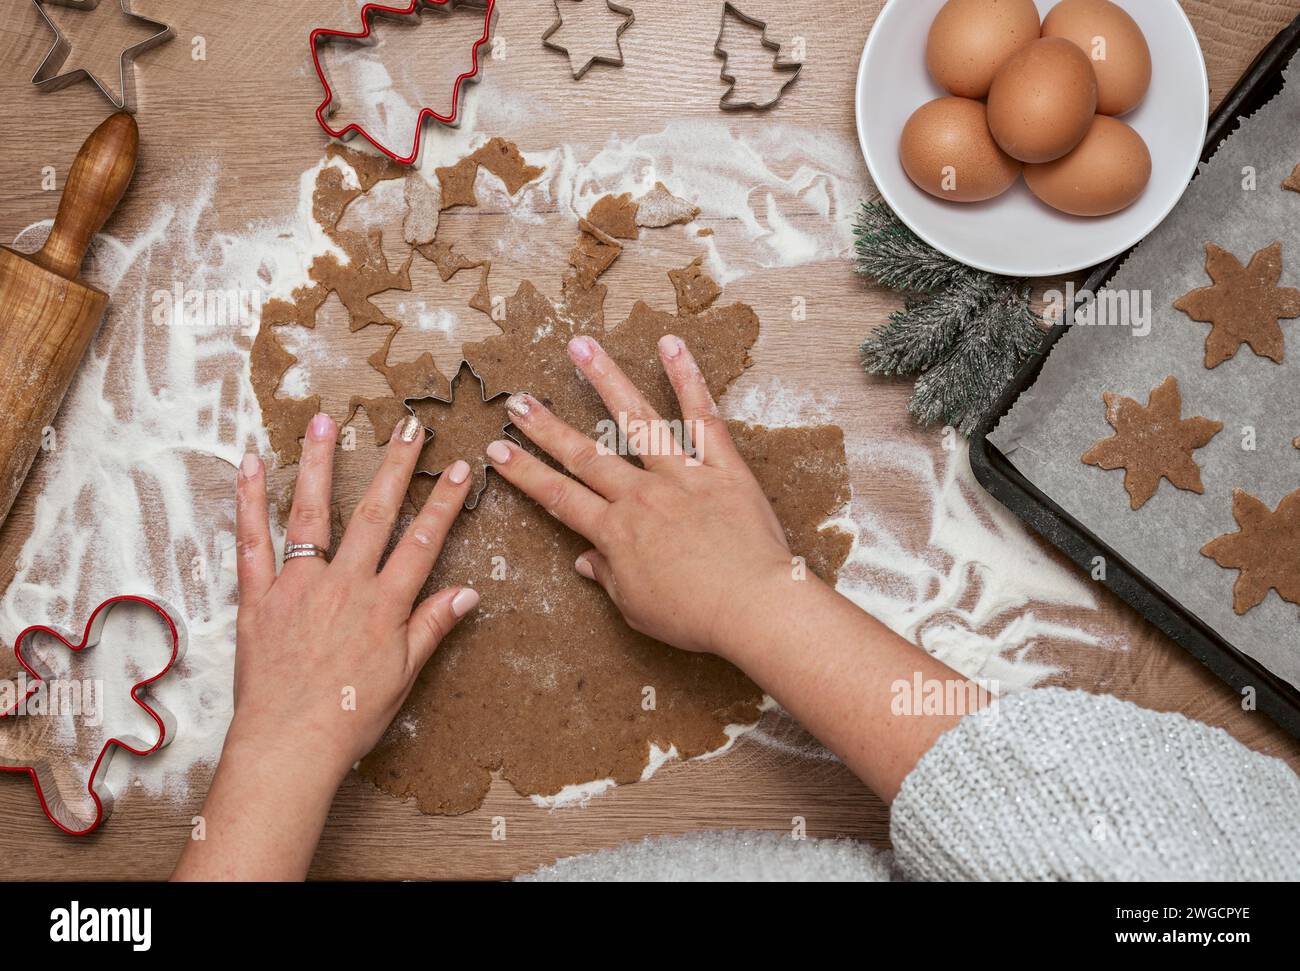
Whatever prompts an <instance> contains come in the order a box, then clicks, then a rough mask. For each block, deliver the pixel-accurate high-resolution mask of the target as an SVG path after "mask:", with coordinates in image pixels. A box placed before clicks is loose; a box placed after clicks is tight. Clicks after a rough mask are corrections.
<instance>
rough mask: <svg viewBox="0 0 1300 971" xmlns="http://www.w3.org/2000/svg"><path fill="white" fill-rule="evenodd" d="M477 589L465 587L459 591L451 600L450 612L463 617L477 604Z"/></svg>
mask: <svg viewBox="0 0 1300 971" xmlns="http://www.w3.org/2000/svg"><path fill="white" fill-rule="evenodd" d="M479 599H480V598H479V595H478V591H477V590H474V589H473V588H471V587H465V588H464V589H463V590H461V592H460V593H458V594H456V596H455V597H454V598H452V601H451V612H452V613H453V614H455V615H456V616H457V617H464V616H465V615H466V614H467V613H469V612H470V611H471V610H473V609H474V608H475V607H477V606H478V602H479Z"/></svg>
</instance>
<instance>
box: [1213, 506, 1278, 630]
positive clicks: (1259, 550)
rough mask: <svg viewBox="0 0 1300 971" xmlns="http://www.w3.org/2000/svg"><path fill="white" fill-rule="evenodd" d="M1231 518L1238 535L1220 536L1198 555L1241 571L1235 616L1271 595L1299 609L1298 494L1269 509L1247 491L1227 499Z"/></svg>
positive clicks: (1236, 586)
mask: <svg viewBox="0 0 1300 971" xmlns="http://www.w3.org/2000/svg"><path fill="white" fill-rule="evenodd" d="M1232 516H1233V518H1234V519H1235V520H1236V521H1237V525H1238V526H1239V527H1241V528H1240V531H1239V532H1236V533H1229V534H1228V535H1226V536H1220V537H1219V538H1218V539H1216V540H1213V541H1211V542H1210V543H1208V544H1206V546H1205V548H1204V549H1202V550H1201V553H1202V554H1204V555H1205V556H1208V557H1209V558H1210V559H1212V560H1214V562H1216V563H1218V564H1219V566H1221V567H1223V568H1224V569H1225V570H1240V571H1241V573H1240V575H1239V576H1238V577H1237V582H1236V583H1235V584H1233V588H1232V597H1233V599H1232V609H1233V610H1234V611H1236V613H1237V614H1238V615H1241V614H1245V613H1248V612H1249V611H1251V610H1253V609H1254V608H1256V607H1258V606H1259V605H1260V604H1262V603H1263V602H1264V600H1265V599H1266V598H1267V597H1268V592H1269V591H1270V590H1276V591H1277V592H1278V595H1279V596H1280V597H1281V598H1282V599H1283V600H1285V601H1287V602H1288V603H1293V604H1300V570H1297V569H1296V563H1300V490H1296V491H1295V492H1293V493H1291V494H1290V495H1289V496H1287V497H1286V498H1285V499H1283V500H1282V502H1281V504H1280V505H1279V506H1278V507H1277V510H1276V511H1274V510H1271V509H1269V508H1268V506H1267V505H1265V504H1264V503H1263V502H1261V501H1260V500H1259V499H1257V498H1255V497H1254V496H1252V495H1251V494H1250V493H1249V492H1246V491H1245V490H1242V489H1237V490H1235V491H1234V492H1233V494H1232Z"/></svg>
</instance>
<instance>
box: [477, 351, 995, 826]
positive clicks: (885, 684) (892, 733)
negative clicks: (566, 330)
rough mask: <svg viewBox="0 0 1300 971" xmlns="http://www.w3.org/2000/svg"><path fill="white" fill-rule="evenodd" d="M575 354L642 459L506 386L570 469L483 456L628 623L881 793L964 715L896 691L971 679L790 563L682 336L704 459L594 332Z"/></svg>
mask: <svg viewBox="0 0 1300 971" xmlns="http://www.w3.org/2000/svg"><path fill="white" fill-rule="evenodd" d="M569 355H570V357H572V359H573V362H574V363H575V364H576V365H577V366H578V368H579V370H581V371H582V373H583V375H584V376H585V377H586V378H587V380H588V381H589V382H590V383H591V385H592V387H594V388H595V389H596V391H598V392H599V393H600V396H601V398H602V399H603V400H604V402H605V405H606V407H608V409H609V412H610V414H611V415H613V416H615V417H616V418H617V419H618V422H619V426H620V428H624V429H626V431H627V434H628V438H629V440H630V444H631V445H632V446H633V448H632V450H633V451H634V452H635V453H636V454H637V455H638V456H639V457H640V459H641V462H642V465H643V466H644V468H637V467H636V466H635V465H634V464H633V463H631V462H629V461H626V460H624V459H622V458H620V457H619V456H617V455H614V454H612V453H611V452H610V451H609V450H608V449H602V448H601V447H599V446H598V445H597V443H596V442H594V441H592V440H590V439H588V438H587V437H586V436H585V435H583V434H581V433H580V432H578V431H576V430H575V429H573V428H570V427H569V426H568V425H566V424H565V423H564V422H562V421H560V419H558V418H557V417H556V416H555V415H553V414H551V413H550V412H548V411H547V410H546V409H545V408H543V407H542V406H541V405H540V404H539V403H538V402H537V401H535V400H534V399H533V398H531V397H528V396H527V395H516V396H515V397H514V398H512V399H511V400H510V402H509V404H508V405H507V407H508V408H509V410H510V412H511V414H512V415H513V416H514V424H515V426H516V427H517V428H519V429H520V430H521V431H522V432H523V433H524V434H525V435H527V436H528V437H529V438H530V439H532V440H533V441H534V442H536V443H537V444H538V445H540V446H541V447H542V448H543V449H544V450H545V451H546V452H548V453H549V454H550V455H552V456H553V457H554V458H555V459H557V460H558V461H559V462H560V463H561V464H562V465H563V466H564V467H565V468H566V469H568V470H569V471H570V472H571V473H572V474H573V475H574V476H576V478H570V477H569V476H566V475H564V474H562V473H560V472H558V471H556V470H555V469H553V468H551V467H550V466H549V465H546V464H545V463H543V462H541V461H540V460H538V459H537V458H535V457H533V456H532V455H530V454H529V453H528V452H526V451H524V450H523V449H521V448H519V447H518V446H516V445H513V444H511V443H509V442H494V443H493V444H492V446H491V447H490V448H489V449H488V457H489V458H490V459H491V460H492V462H493V466H494V468H495V469H496V470H497V472H499V473H500V474H501V475H502V476H503V477H504V478H506V479H507V480H509V481H510V482H512V483H513V484H514V485H516V486H518V487H519V488H520V489H522V490H523V491H524V492H525V493H527V494H528V495H529V496H531V497H532V498H534V499H535V500H537V501H538V502H539V503H540V504H541V505H542V506H543V507H544V508H545V509H546V510H548V511H549V512H550V513H551V514H552V515H554V516H555V517H556V518H557V519H559V520H560V521H561V522H563V523H564V524H565V525H567V526H568V527H569V528H571V529H573V530H575V531H576V532H578V533H581V534H582V535H583V536H585V537H586V538H587V539H588V540H590V541H591V543H592V545H593V546H595V549H594V550H592V551H590V552H587V553H584V554H583V555H582V556H581V557H579V559H578V562H577V564H576V568H577V570H578V572H580V573H582V574H583V575H584V576H586V577H588V578H591V579H595V580H596V581H598V582H599V583H600V585H601V586H602V587H604V588H605V590H606V591H607V592H608V593H609V596H610V597H611V598H612V599H613V601H614V603H615V605H616V606H617V607H618V608H619V609H620V610H621V611H622V612H623V616H624V617H625V618H626V619H627V622H628V623H629V624H630V625H631V626H632V627H634V628H636V629H637V630H639V631H642V632H643V633H646V634H649V635H650V636H652V637H655V638H658V639H659V640H662V641H665V642H667V643H669V644H672V645H674V646H676V647H680V648H685V649H687V650H692V651H709V652H712V653H714V654H718V655H721V656H722V657H724V658H726V659H727V660H729V661H731V662H732V663H733V664H735V665H737V666H738V667H739V668H741V669H742V670H743V671H744V672H745V673H746V674H747V675H749V676H750V677H751V678H752V679H753V680H754V681H755V682H757V683H758V684H759V685H760V686H761V687H762V688H763V689H764V690H765V691H766V692H767V693H768V694H770V695H771V696H772V697H774V698H775V699H776V700H777V701H778V702H780V703H781V705H782V706H784V707H785V709H786V710H787V711H789V712H790V713H791V714H792V715H794V716H795V718H797V719H798V720H799V721H800V723H802V724H803V726H804V727H805V728H807V729H808V730H809V731H811V732H812V733H813V734H814V735H816V736H817V737H818V738H819V739H821V741H822V743H823V744H825V745H826V746H827V747H828V748H830V749H831V750H832V751H833V752H835V753H836V754H837V755H839V756H840V758H842V759H843V760H844V761H845V763H846V764H848V766H849V767H850V768H851V769H852V770H853V771H854V772H856V773H857V775H858V777H859V778H860V779H862V780H863V781H864V782H866V783H867V785H869V786H870V787H871V788H872V789H874V790H875V791H876V792H877V793H878V794H879V795H880V796H881V797H882V798H884V799H886V800H892V799H893V797H894V794H895V793H897V792H898V787H899V786H900V785H901V784H902V781H903V778H904V777H905V776H906V775H907V773H908V772H910V771H911V770H912V767H913V766H914V765H916V762H917V760H918V759H919V758H920V757H921V756H922V755H923V754H924V753H925V752H926V751H927V750H928V749H929V747H930V746H931V745H932V744H933V743H934V740H935V739H936V738H938V737H939V735H940V734H942V733H943V732H944V731H946V730H947V729H949V728H951V727H952V726H953V725H955V724H956V723H957V721H958V719H959V718H960V717H961V715H963V714H965V713H966V712H965V711H946V710H944V711H938V712H934V711H931V710H930V709H929V708H926V709H924V710H922V708H921V707H920V705H919V701H917V699H913V698H910V697H909V696H908V695H907V693H906V691H905V690H903V689H905V688H910V686H912V685H914V684H918V683H923V684H926V685H939V686H943V685H945V684H947V683H949V682H951V683H952V684H953V687H954V689H959V690H958V691H957V693H958V694H961V695H963V696H965V695H966V694H967V693H969V695H970V697H971V699H972V700H971V704H970V710H972V711H973V710H975V709H977V708H979V707H981V706H982V705H983V704H984V703H985V702H986V700H987V697H986V696H985V694H984V693H983V692H982V691H980V690H979V689H978V688H977V687H976V686H974V685H971V684H969V683H968V682H966V681H964V680H963V679H961V678H960V677H959V676H958V675H957V674H956V673H955V672H953V671H951V670H949V669H948V668H947V667H945V666H944V665H943V664H941V663H940V662H939V661H937V660H935V659H934V658H933V657H931V656H930V655H929V654H926V653H925V652H924V651H920V650H917V649H916V647H914V646H913V645H911V644H909V643H908V642H907V641H905V640H903V639H902V638H901V637H899V636H898V635H897V634H895V633H893V632H892V631H890V630H889V629H888V628H886V627H885V626H884V625H882V624H880V623H879V622H878V621H876V620H875V618H873V617H871V616H869V615H868V614H866V613H864V612H863V611H861V610H859V609H858V608H857V607H856V606H854V605H853V604H852V603H850V602H849V601H848V600H846V599H845V598H844V597H841V596H840V595H839V594H838V593H836V592H835V591H834V590H832V589H831V587H830V586H829V585H827V584H825V583H822V582H821V581H820V580H818V579H817V578H816V577H813V576H807V577H806V578H805V575H804V573H803V572H802V571H795V570H793V569H792V563H791V555H790V549H789V547H788V546H787V545H786V541H785V534H784V531H783V530H782V528H781V525H780V523H779V522H777V519H776V516H775V514H774V513H773V512H772V507H771V506H770V505H769V504H768V501H767V498H766V496H765V495H764V494H763V491H762V489H760V488H759V485H758V482H757V481H756V480H755V479H754V476H753V475H752V474H751V473H750V471H749V469H748V468H746V466H745V463H744V462H743V461H742V459H741V457H740V454H739V453H738V452H737V450H736V447H735V444H734V442H732V440H731V436H730V434H729V433H728V432H727V427H726V425H725V424H724V423H723V422H722V420H721V419H720V418H718V415H717V412H716V410H715V408H714V405H713V401H712V399H711V398H710V396H709V390H708V387H707V385H706V384H705V381H704V378H703V376H702V375H701V374H700V371H699V368H698V367H697V366H696V364H695V361H694V359H693V358H692V357H691V355H690V352H689V351H688V350H687V349H686V347H685V345H684V344H683V343H682V342H681V340H679V339H678V338H676V337H671V336H670V337H665V338H663V340H662V341H660V343H659V356H660V358H661V360H662V361H663V365H664V369H665V371H666V372H667V373H668V377H669V379H670V380H671V382H672V385H673V389H674V390H675V391H676V393H677V400H678V402H679V404H680V405H681V412H682V417H683V419H684V420H685V422H686V424H687V426H688V427H689V428H690V429H691V431H692V437H693V440H694V444H695V445H696V446H697V447H698V449H699V454H698V457H699V459H700V461H699V462H695V461H693V460H691V459H689V458H688V457H687V456H686V455H685V454H683V452H682V449H681V448H680V447H677V446H675V445H674V441H673V438H672V436H671V435H668V434H666V426H665V425H664V424H663V423H662V421H661V420H660V418H659V416H658V415H656V414H654V412H653V411H652V410H651V408H650V406H649V404H648V403H647V402H646V400H645V397H644V396H643V395H642V394H641V393H640V392H639V391H638V390H637V389H636V388H635V387H634V386H633V385H632V383H631V382H630V381H629V380H628V379H627V376H626V375H624V374H623V372H622V371H620V370H619V369H618V366H617V365H616V364H615V363H614V362H613V361H612V360H610V358H609V356H608V355H606V354H605V352H604V351H603V350H601V348H600V346H599V345H598V344H597V343H596V342H595V341H594V340H592V339H591V338H588V337H581V338H578V339H577V340H574V341H573V342H572V343H570V345H569Z"/></svg>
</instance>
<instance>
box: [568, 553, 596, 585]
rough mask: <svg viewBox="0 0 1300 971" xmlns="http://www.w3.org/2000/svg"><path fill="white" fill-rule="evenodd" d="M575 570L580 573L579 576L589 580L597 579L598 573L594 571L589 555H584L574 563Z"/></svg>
mask: <svg viewBox="0 0 1300 971" xmlns="http://www.w3.org/2000/svg"><path fill="white" fill-rule="evenodd" d="M573 568H574V569H575V570H577V571H578V576H580V577H586V578H587V579H588V580H594V579H596V571H595V570H594V569H592V566H591V560H589V559H587V554H586V553H583V554H582V555H581V556H580V557H578V559H577V560H576V561H575V562H574V564H573Z"/></svg>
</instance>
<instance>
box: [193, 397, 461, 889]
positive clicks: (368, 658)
mask: <svg viewBox="0 0 1300 971" xmlns="http://www.w3.org/2000/svg"><path fill="white" fill-rule="evenodd" d="M337 437H338V427H337V426H336V425H335V424H334V422H333V421H332V420H331V419H330V418H329V417H328V416H327V415H317V416H316V417H315V418H314V419H313V420H312V422H311V425H310V426H309V427H308V430H307V438H306V441H305V442H304V444H303V451H302V461H301V464H300V467H299V471H298V482H297V485H296V487H295V489H294V497H293V508H292V510H291V511H290V513H289V522H288V526H287V535H286V539H287V542H288V543H290V544H294V545H303V546H306V547H307V551H306V554H305V555H300V556H295V557H287V558H286V562H285V564H284V568H283V570H282V571H281V572H280V573H279V575H278V576H277V574H276V563H275V550H274V548H273V547H272V545H271V532H270V526H269V517H268V510H267V493H266V470H265V469H264V468H263V466H262V462H261V460H260V459H258V458H257V456H255V455H250V456H248V457H246V458H245V459H244V462H243V464H242V465H241V467H240V472H239V494H238V500H237V502H238V505H237V516H236V519H237V521H236V530H235V531H236V550H237V556H238V561H239V619H238V634H237V642H238V643H237V648H236V652H235V714H234V718H233V719H232V721H231V723H230V730H229V731H228V732H227V733H226V742H225V747H224V748H223V750H222V753H221V762H220V764H219V765H218V767H217V773H216V777H215V778H214V779H213V783H212V788H211V789H210V790H209V792H208V798H207V802H206V803H205V804H204V807H203V812H202V814H201V815H200V816H198V817H196V820H195V826H194V830H193V833H192V836H193V841H192V842H191V843H190V844H189V845H188V846H187V847H186V849H185V851H184V853H182V855H181V860H180V863H179V864H178V866H177V868H176V873H175V878H176V879H194V880H214V879H238V880H279V879H301V878H302V877H303V876H305V875H306V873H307V868H308V866H309V865H310V863H311V857H312V853H313V852H314V850H315V847H316V842H317V840H318V839H319V838H320V834H321V832H322V830H323V828H324V825H325V819H326V817H327V815H328V813H329V807H330V804H331V802H332V801H333V799H334V793H335V791H336V790H337V789H338V787H339V785H340V784H341V783H342V781H343V779H344V777H345V776H346V775H347V773H348V771H349V770H350V769H351V768H352V766H353V765H354V764H355V763H356V762H357V761H358V760H360V759H361V758H363V757H364V756H365V755H366V754H367V753H369V752H370V750H371V749H372V748H374V746H375V745H376V744H377V743H378V741H379V739H380V737H381V736H382V735H383V733H384V731H385V729H387V728H388V725H389V724H390V723H391V722H392V720H393V717H394V716H395V715H396V714H397V711H398V709H399V708H400V707H401V706H402V702H404V701H405V700H406V696H407V695H408V694H409V693H410V691H411V687H412V686H413V685H414V684H415V679H416V677H417V676H418V675H419V673H420V670H421V669H422V668H423V667H424V665H425V663H426V662H427V661H428V660H429V658H430V657H431V656H432V655H433V652H434V650H436V649H437V647H438V644H439V642H440V641H441V640H442V639H443V638H444V637H445V636H446V635H447V634H448V633H449V632H450V631H451V629H452V628H453V627H454V626H455V625H456V622H457V621H458V620H460V618H462V617H464V616H465V615H466V614H467V613H469V612H470V611H471V610H473V609H474V608H475V607H476V606H478V602H479V595H478V593H477V592H476V591H475V590H473V589H472V588H470V587H451V588H448V589H446V590H443V591H441V592H439V593H436V594H434V595H433V596H432V597H430V598H428V599H427V600H425V601H423V602H422V603H420V604H419V605H418V606H417V605H416V598H417V597H418V596H419V594H420V591H421V589H422V588H423V587H424V584H425V583H426V582H427V581H428V578H429V574H430V572H431V571H432V570H433V566H434V563H435V561H436V560H437V558H438V554H439V553H440V552H441V551H442V545H443V542H444V541H445V540H446V538H447V533H448V532H449V531H450V529H451V527H452V524H453V523H454V522H455V521H456V517H457V515H458V514H459V513H460V510H461V507H462V506H463V505H464V502H465V497H466V495H467V494H468V492H469V489H470V475H469V473H470V469H469V466H468V465H467V464H466V463H464V462H456V463H455V464H454V465H452V466H451V467H450V468H448V469H447V471H446V472H445V473H443V475H442V476H440V477H439V479H438V483H437V486H436V487H435V488H434V490H433V494H432V495H431V496H430V498H429V501H428V502H427V503H426V504H425V506H424V508H423V509H422V510H421V511H420V513H419V515H418V516H417V517H416V518H415V520H414V521H413V522H412V523H411V525H410V527H409V528H408V529H407V531H406V534H405V535H404V536H403V537H402V539H401V540H400V541H399V542H398V544H397V546H396V548H395V549H394V550H393V552H392V554H391V555H389V557H388V561H387V563H385V564H384V567H383V569H382V570H381V569H380V568H379V567H380V561H381V560H382V559H383V556H384V552H385V551H386V550H387V549H388V546H389V542H390V540H391V537H392V533H393V528H394V526H395V525H396V523H397V517H398V513H399V510H400V508H401V505H402V500H403V499H404V497H405V496H406V491H407V487H408V486H409V485H410V481H411V475H412V473H413V471H414V470H415V465H416V462H417V461H418V459H419V456H420V450H421V448H422V447H423V443H424V430H423V428H422V426H421V425H420V423H419V421H417V420H416V419H415V418H413V417H412V418H410V419H408V420H407V421H404V422H403V423H402V424H399V425H398V427H397V429H396V430H395V431H394V433H393V437H392V441H391V443H390V444H389V446H388V453H387V456H386V457H385V459H384V463H383V466H382V468H380V470H379V472H378V473H377V474H376V476H375V478H374V481H373V482H372V483H371V484H370V488H369V491H367V493H366V495H365V498H363V499H362V500H361V502H360V504H359V505H358V506H357V508H356V510H355V511H354V512H353V514H352V520H351V522H350V524H349V525H348V528H347V531H346V532H345V533H344V535H343V540H342V542H341V543H340V545H339V548H338V552H337V553H336V554H335V556H334V559H333V561H332V562H329V561H327V560H326V559H325V558H324V555H323V549H324V548H325V547H328V546H329V544H330V524H331V520H332V515H331V509H332V502H331V494H332V483H331V480H332V477H333V472H334V446H335V441H336V439H337Z"/></svg>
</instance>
